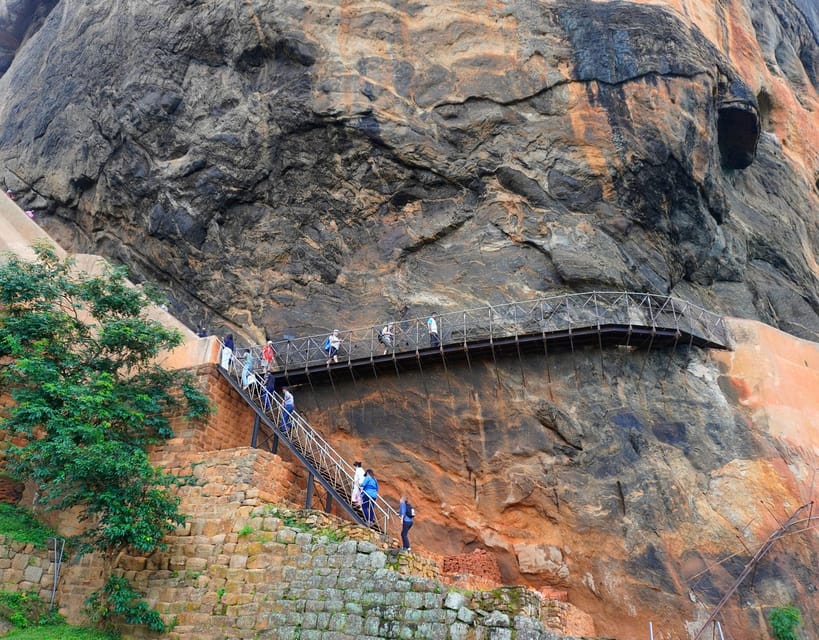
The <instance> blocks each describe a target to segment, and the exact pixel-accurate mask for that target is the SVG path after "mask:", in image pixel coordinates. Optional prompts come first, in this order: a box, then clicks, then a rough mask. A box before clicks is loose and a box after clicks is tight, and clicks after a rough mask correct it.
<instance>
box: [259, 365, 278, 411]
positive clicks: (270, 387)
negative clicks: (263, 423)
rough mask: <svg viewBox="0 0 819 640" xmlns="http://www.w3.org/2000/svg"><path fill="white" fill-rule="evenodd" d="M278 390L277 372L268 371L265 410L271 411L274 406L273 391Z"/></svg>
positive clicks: (265, 385) (265, 381) (265, 380)
mask: <svg viewBox="0 0 819 640" xmlns="http://www.w3.org/2000/svg"><path fill="white" fill-rule="evenodd" d="M275 390H276V374H274V373H273V372H272V371H270V372H268V373H267V375H266V376H265V379H264V391H263V392H262V393H264V408H265V411H270V407H272V406H273V392H274V391H275Z"/></svg>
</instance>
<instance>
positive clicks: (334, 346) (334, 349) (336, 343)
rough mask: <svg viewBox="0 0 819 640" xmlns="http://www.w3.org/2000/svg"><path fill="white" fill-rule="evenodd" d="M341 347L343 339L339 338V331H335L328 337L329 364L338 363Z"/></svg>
mask: <svg viewBox="0 0 819 640" xmlns="http://www.w3.org/2000/svg"><path fill="white" fill-rule="evenodd" d="M340 346H341V338H339V337H338V329H333V333H331V334H330V335H329V336H327V355H328V356H330V357H329V358H327V364H330V362H331V361H332V362H338V348H339V347H340Z"/></svg>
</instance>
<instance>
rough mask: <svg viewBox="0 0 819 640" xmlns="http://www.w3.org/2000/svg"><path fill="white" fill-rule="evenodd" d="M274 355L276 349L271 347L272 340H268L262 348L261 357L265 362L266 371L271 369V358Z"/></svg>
mask: <svg viewBox="0 0 819 640" xmlns="http://www.w3.org/2000/svg"><path fill="white" fill-rule="evenodd" d="M275 357H276V350H275V349H274V348H273V341H272V340H268V341H267V344H266V345H265V346H264V349H262V359H263V360H264V361H265V362H266V363H267V371H272V370H273V359H274V358H275Z"/></svg>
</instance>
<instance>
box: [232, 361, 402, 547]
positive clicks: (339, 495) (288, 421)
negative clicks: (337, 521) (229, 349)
mask: <svg viewBox="0 0 819 640" xmlns="http://www.w3.org/2000/svg"><path fill="white" fill-rule="evenodd" d="M217 368H218V370H219V372H220V373H221V374H222V375H223V376H224V377H225V378H226V379H227V381H228V382H229V383H230V384H231V386H232V387H233V388H234V389H235V390H236V391H237V392H238V393H239V395H241V396H242V398H243V399H244V400H245V402H247V404H248V405H250V407H251V408H252V409H253V411H254V412H255V413H256V420H255V422H254V426H253V435H252V437H251V443H250V446H251V447H254V448H256V447H258V448H262V449H268V450H269V451H273V452H274V453H275V451H276V449H277V447H278V444H279V442H280V441H281V442H282V443H284V445H285V446H286V447H287V448H288V449H289V450H290V451H291V452H292V453H293V455H294V456H295V457H296V458H298V460H299V461H300V462H301V463H302V464H303V465H304V466H305V468H306V469H307V471H308V472H309V474H310V475H309V478H308V484H307V495H308V499H307V502H308V504H307V506H308V507H309V506H310V502H311V499H312V491H313V481H314V479H315V480H316V481H318V482H319V484H321V485H322V486H323V487H324V489H325V490H326V491H327V504H326V505H325V510H326V511H329V509H330V502H331V501H332V500H335V501H336V502H337V503H338V504H339V506H340V507H341V508H342V509H343V510H344V511H345V512H346V513H347V514H348V515H349V516H350V517H351V518H352V519H353V521H354V522H357V523H358V524H360V525H363V526H370V525H368V524H367V522H366V521H365V520H364V517H363V514H362V513H361V511H360V510H359V509H357V508H355V507H353V505H352V504H351V500H352V489H353V474H354V469H353V467H352V465H351V464H349V463H348V462H347V461H346V460H344V458H342V457H341V456H340V455H339V454H338V452H337V451H336V450H335V449H333V448H332V447H331V446H330V445H329V444H327V442H326V441H325V440H324V438H322V437H321V435H320V434H319V433H318V432H317V431H315V430H314V429H313V428H312V427H311V426H310V425H309V424H308V423H307V421H306V420H305V419H304V418H303V417H302V416H301V415H300V414H299V413H298V412H297V411H293V412H292V413H289V412H287V411H286V410H285V408H284V402H283V400H282V397H281V396H280V395H279V394H278V393H275V392H272V393H271V392H269V391H268V390H267V389H265V388H264V386H262V384H261V383H260V380H259V378H258V377H256V376H247V375H246V374H245V376H244V377H245V384H243V382H242V378H243V368H244V367H243V364H242V362H240V361H239V359H238V358H235V357H234V358H232V359H231V362H230V364H229V365H228V368H227V369H225V368H223V367H221V366H219V367H217ZM285 426H286V428H285ZM373 506H374V510H375V522H374V523H373V525H372V526H371V528H373V529H375V530H377V531H379V532H381V533H383V534H388V535H391V536H392V537H394V538H397V537H398V533H399V532H400V530H401V525H400V518H399V516H398V513H397V512H396V511H395V509H393V508H392V507H390V505H389V504H387V503H386V502H385V501H384V500H383V499H379V500H376V502H375V503H374V505H373Z"/></svg>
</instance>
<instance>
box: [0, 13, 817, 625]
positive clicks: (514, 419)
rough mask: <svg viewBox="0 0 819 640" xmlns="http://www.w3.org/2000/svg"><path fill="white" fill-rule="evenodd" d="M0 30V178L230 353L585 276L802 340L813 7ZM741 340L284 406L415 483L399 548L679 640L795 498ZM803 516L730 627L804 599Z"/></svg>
mask: <svg viewBox="0 0 819 640" xmlns="http://www.w3.org/2000/svg"><path fill="white" fill-rule="evenodd" d="M0 28H2V29H3V31H2V34H3V35H2V37H3V40H2V42H0V45H2V47H4V48H3V49H2V52H5V55H6V61H5V62H3V63H2V64H0V70H2V69H3V68H4V66H3V65H7V66H8V68H7V70H5V72H4V73H3V75H2V78H0V96H2V101H0V177H1V178H2V180H3V181H5V186H7V187H10V188H12V189H14V190H15V191H18V192H19V196H20V202H21V203H23V205H24V206H25V207H26V208H30V209H35V210H36V212H37V219H38V220H40V221H41V222H42V223H43V225H44V226H45V227H46V228H47V229H48V231H49V232H50V233H51V234H52V235H54V236H55V237H57V238H58V239H59V240H60V241H61V242H62V243H63V244H64V246H66V248H68V249H71V250H73V251H83V252H93V253H100V254H103V255H107V256H109V257H112V258H114V259H117V260H120V261H123V262H125V263H128V264H130V265H131V266H132V267H133V268H134V269H135V270H136V272H137V273H138V274H139V275H141V276H144V277H148V278H151V279H153V280H157V281H159V282H160V283H161V284H162V285H164V286H166V287H167V289H168V290H169V292H170V294H171V297H172V307H173V309H174V310H175V311H176V312H177V313H178V314H179V315H180V316H181V317H183V318H185V319H187V320H188V321H189V322H190V323H191V324H194V323H198V322H200V321H201V320H202V319H205V320H206V321H207V323H208V324H209V325H210V327H211V328H220V327H223V326H225V327H232V328H234V329H235V330H239V331H241V332H243V333H244V334H245V335H247V336H250V337H253V338H254V339H259V338H261V337H263V335H264V334H268V335H271V336H279V337H280V336H282V335H285V334H302V335H304V334H314V333H321V332H323V331H325V330H327V329H330V328H332V327H333V326H339V327H345V326H362V325H368V324H371V323H372V322H376V321H379V320H381V319H384V318H397V317H400V316H408V317H414V316H422V315H424V314H426V313H428V312H430V311H433V310H435V311H451V310H457V309H462V308H468V307H475V306H480V305H483V304H487V303H491V304H496V303H502V302H509V301H512V300H521V299H528V298H534V297H538V296H540V295H545V294H549V293H555V292H562V291H572V290H590V289H595V288H597V289H612V288H613V289H638V290H647V291H656V292H672V293H674V294H676V295H678V296H680V297H683V298H687V299H692V300H695V301H698V302H700V303H701V304H703V306H706V307H708V308H711V309H714V310H716V311H721V312H724V313H727V314H731V315H734V316H739V317H745V318H756V319H760V320H763V321H764V322H766V323H769V324H771V325H774V326H776V327H779V328H781V329H783V330H785V331H787V332H789V333H792V334H794V335H797V336H801V337H803V338H808V339H811V340H816V339H817V338H819V279H817V273H818V272H819V266H818V265H817V247H819V228H818V227H817V218H816V212H817V211H819V137H818V136H819V98H818V97H817V87H819V45H817V40H818V39H819V8H817V5H816V3H815V2H813V1H812V0H732V1H730V2H722V3H711V2H708V3H706V2H703V1H702V0H667V1H666V2H664V3H643V2H588V1H582V0H580V1H575V0H571V1H569V0H562V1H557V2H542V3H541V2H531V1H529V0H508V1H491V2H476V1H474V0H472V1H466V0H461V1H455V2H452V1H448V2H444V1H443V0H430V1H429V2H426V3H403V2H374V1H372V0H367V1H363V0H361V1H354V0H345V1H343V2H333V1H331V2H325V3H315V2H309V1H302V2H297V1H291V0H275V1H274V0H243V1H239V0H122V1H121V2H114V3H104V2H81V1H80V0H59V1H58V2H56V3H41V2H36V1H34V0H30V1H29V2H23V1H22V0H18V1H16V2H15V1H12V0H6V1H5V2H3V1H2V0H0ZM750 343H753V341H751V342H750ZM759 344H760V345H761V346H759V347H758V348H757V349H756V350H754V349H753V348H750V349H748V350H746V351H744V352H743V353H744V354H745V355H744V356H743V357H746V358H749V362H750V364H748V363H747V362H746V363H744V364H743V367H744V369H743V371H745V372H746V373H744V374H743V375H735V374H734V373H732V369H731V367H733V366H734V365H735V364H736V363H735V362H732V361H730V359H729V358H728V357H727V356H726V357H725V358H718V357H717V356H705V355H703V354H697V353H694V354H692V355H690V356H689V355H685V354H680V353H675V354H673V355H672V354H669V353H667V352H666V353H656V352H655V353H651V354H648V355H645V354H640V353H637V354H635V353H633V352H631V351H627V350H612V351H610V352H606V354H605V356H604V357H601V355H600V354H599V353H597V352H595V351H590V352H579V353H577V354H575V356H574V357H570V356H568V355H565V354H563V355H559V354H556V355H555V356H554V357H550V358H549V359H548V360H547V361H546V363H545V364H544V362H543V361H542V360H537V359H529V360H525V361H521V362H517V361H512V362H500V363H497V364H496V363H487V362H479V363H473V364H472V367H471V368H467V369H466V370H461V369H458V370H457V371H447V370H443V369H442V370H432V371H430V372H427V373H426V375H424V376H423V377H422V376H416V377H413V376H402V377H401V378H400V379H398V380H378V381H377V382H376V383H372V384H371V383H368V384H357V385H355V386H352V385H350V386H344V385H339V386H338V387H337V388H334V389H333V390H331V391H330V392H331V393H332V394H333V395H328V393H330V392H328V390H326V389H325V390H318V391H316V392H315V394H311V393H309V392H308V391H307V390H299V392H298V394H297V397H298V401H299V403H300V404H299V408H300V409H304V410H305V411H308V412H310V417H311V421H312V420H313V418H315V421H316V424H317V425H319V426H320V427H321V428H322V429H323V430H326V433H327V434H328V435H329V436H331V437H332V439H333V443H334V445H337V446H338V447H339V449H340V450H342V451H343V452H345V453H347V454H348V455H349V457H350V458H351V459H352V458H357V457H359V456H360V455H361V452H362V450H363V451H365V452H366V454H367V460H368V462H369V463H371V464H372V466H373V467H374V468H376V469H377V470H378V471H379V473H380V474H381V475H382V477H383V478H384V480H385V485H386V486H387V487H390V486H392V487H393V488H394V489H393V490H395V491H398V490H406V491H409V492H411V493H412V494H413V495H418V494H420V495H421V496H423V498H421V497H419V499H418V502H419V504H420V507H421V512H422V513H424V514H425V516H424V519H423V520H420V519H419V522H418V524H417V525H416V528H415V529H414V535H415V536H416V539H419V540H420V539H423V540H424V541H425V542H426V543H427V544H428V545H429V546H433V547H436V548H435V549H434V550H436V551H438V552H439V553H447V554H455V553H461V552H464V551H469V550H471V549H472V548H486V549H490V550H492V551H493V552H494V553H495V554H496V556H497V557H498V559H499V561H500V565H501V569H502V571H503V573H504V577H505V578H506V579H507V580H509V581H520V582H525V583H528V584H532V585H536V586H541V585H545V586H556V587H559V588H561V589H565V590H566V591H568V593H569V600H570V601H571V602H572V603H573V604H577V605H578V606H580V608H582V609H584V610H586V611H589V612H591V613H594V615H595V618H596V621H597V623H598V629H599V630H605V631H606V632H607V633H610V634H611V635H613V636H615V637H618V638H636V637H645V634H646V632H645V629H646V627H647V622H648V620H650V619H653V620H655V621H660V620H662V621H663V624H664V625H665V626H664V628H663V632H668V633H673V634H676V635H677V636H678V637H685V636H684V635H683V634H688V635H689V636H690V635H693V633H694V632H695V631H696V630H697V629H698V625H699V624H701V623H702V622H704V620H705V617H706V616H707V611H708V610H709V608H710V607H713V605H714V604H715V603H716V602H717V601H718V600H719V597H720V596H721V594H722V593H725V592H726V591H727V589H729V588H730V586H731V583H732V580H733V576H735V575H736V574H737V573H738V571H739V569H740V568H741V566H742V565H743V564H744V563H745V562H746V561H747V560H748V559H750V557H751V556H752V555H753V553H754V552H755V550H756V547H755V546H754V545H758V544H761V542H762V541H764V539H765V537H766V536H767V535H768V534H769V533H770V532H771V531H773V530H774V529H775V528H776V526H777V522H778V521H782V520H784V518H786V517H787V516H788V515H790V513H792V512H793V510H795V509H796V508H797V507H798V506H800V504H804V503H806V502H808V501H809V500H810V499H811V498H812V497H815V492H816V488H815V484H812V480H811V477H812V476H811V473H812V471H811V469H815V468H816V456H817V443H816V435H815V431H816V428H815V424H816V419H817V414H816V410H815V407H814V408H813V409H811V410H810V411H809V412H806V411H805V410H804V408H803V407H802V408H800V407H799V405H798V404H797V403H795V402H785V400H786V399H788V393H785V391H786V390H784V389H780V390H779V393H777V394H774V395H765V394H764V393H762V392H761V390H762V389H765V388H769V385H768V382H769V381H768V380H766V379H764V376H765V375H768V374H769V373H770V375H771V376H774V375H775V374H774V373H773V371H779V369H777V368H776V367H775V366H774V363H772V362H762V363H760V362H759V359H760V358H762V357H763V356H764V357H767V354H768V351H776V350H777V349H779V348H780V347H781V345H780V344H778V343H777V342H776V340H762V341H760V342H759ZM738 353H739V352H738ZM749 353H750V354H751V355H750V356H749V355H748V354H749ZM736 357H739V356H736ZM804 361H805V362H806V363H809V364H806V365H805V366H804V368H803V367H802V365H800V364H799V362H800V361H799V359H798V358H796V357H794V358H793V359H791V360H789V361H788V362H789V363H790V364H789V365H788V367H786V369H787V370H788V371H789V372H790V374H792V375H789V376H786V377H785V378H786V379H789V380H792V381H793V382H792V384H793V387H794V388H796V389H799V388H801V387H803V385H805V381H806V380H807V379H808V378H809V377H810V376H811V375H813V374H812V373H811V372H815V371H816V370H817V369H819V365H817V363H816V362H817V361H816V358H815V357H814V356H813V355H811V356H810V357H806V358H805V359H804ZM766 367H767V368H766ZM749 369H753V370H754V372H758V373H759V375H760V376H762V378H760V379H755V378H754V377H753V376H749V375H748V374H747V370H749ZM776 375H778V374H776ZM817 386H819V383H816V385H815V386H813V387H808V388H811V389H815V388H817ZM812 397H816V396H815V394H814V396H812ZM805 416H808V417H812V419H813V422H811V421H810V420H806V418H805ZM791 424H798V425H799V428H798V430H796V431H793V430H792V427H791V426H789V425H791ZM391 497H397V495H396V496H391ZM413 504H415V502H413ZM760 505H761V506H760ZM809 535H810V534H808V537H805V536H803V537H797V536H792V537H790V538H789V539H788V540H789V542H788V545H790V546H786V547H785V548H779V547H778V548H777V549H775V550H774V551H772V554H773V555H771V556H770V562H769V563H767V564H765V565H764V567H761V568H760V569H759V571H758V572H757V574H756V578H755V582H754V583H753V585H750V584H748V585H746V586H745V587H743V589H742V590H741V591H740V593H739V596H738V599H736V600H735V601H734V602H736V603H737V604H735V605H733V607H732V608H731V609H730V610H729V611H727V613H726V616H727V618H725V620H726V623H730V628H731V629H733V630H734V631H735V632H736V633H737V634H742V633H743V632H747V633H746V635H745V637H758V636H760V635H762V634H764V633H765V631H764V629H765V628H766V623H765V615H766V612H767V611H768V607H771V606H778V605H781V604H787V603H788V602H789V601H790V600H793V601H796V602H798V603H799V604H800V606H801V607H802V610H803V612H805V611H815V610H817V604H819V603H817V602H816V598H817V596H816V577H815V575H814V573H813V572H814V568H815V567H816V566H817V564H819V562H817V561H818V560H819V558H817V555H819V554H818V553H817V548H816V539H815V537H813V538H811V537H809ZM740 541H741V542H740ZM743 543H745V546H743ZM737 551H739V555H737V556H733V558H732V559H731V560H729V561H728V562H727V563H725V564H721V565H716V566H715V565H714V563H715V562H716V561H718V560H721V559H723V558H725V557H727V555H729V554H730V553H735V552H737ZM709 567H710V568H711V571H708V572H704V571H705V570H706V569H708V568H709ZM703 572H704V573H703ZM746 603H750V604H749V605H747V606H746ZM810 624H812V625H813V626H812V627H811V628H810V629H809V632H811V633H813V634H814V635H817V634H819V630H817V629H816V622H815V621H811V622H810ZM738 637H740V636H738Z"/></svg>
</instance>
